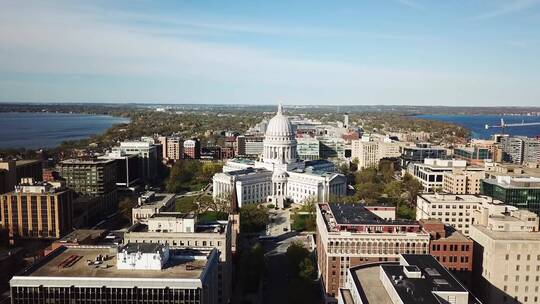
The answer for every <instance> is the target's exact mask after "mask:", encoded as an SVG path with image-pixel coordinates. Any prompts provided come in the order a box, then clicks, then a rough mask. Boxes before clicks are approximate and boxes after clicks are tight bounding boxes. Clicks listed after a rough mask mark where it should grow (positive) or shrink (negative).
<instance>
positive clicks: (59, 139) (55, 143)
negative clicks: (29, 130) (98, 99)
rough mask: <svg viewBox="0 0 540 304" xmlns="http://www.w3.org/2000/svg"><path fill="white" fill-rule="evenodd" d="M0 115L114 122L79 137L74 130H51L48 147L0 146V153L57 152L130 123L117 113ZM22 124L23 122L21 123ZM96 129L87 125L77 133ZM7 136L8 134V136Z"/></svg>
mask: <svg viewBox="0 0 540 304" xmlns="http://www.w3.org/2000/svg"><path fill="white" fill-rule="evenodd" d="M2 114H7V115H9V114H15V115H17V114H23V115H24V114H31V115H36V116H37V115H39V114H43V115H44V116H48V115H61V116H66V117H68V116H71V115H73V116H78V117H81V118H82V119H84V120H86V119H88V121H91V120H92V119H94V118H97V119H111V120H114V121H111V123H110V126H108V127H107V128H105V129H103V130H100V131H99V132H96V133H93V134H83V135H82V136H81V137H78V136H77V134H76V132H77V131H76V130H73V131H71V130H72V128H69V129H67V128H66V129H62V130H53V131H52V132H53V133H47V134H48V135H50V134H52V136H51V138H50V140H49V141H50V142H51V143H50V145H49V144H44V145H40V146H36V147H34V146H32V147H29V146H28V145H27V146H24V145H22V146H19V145H17V144H16V145H14V146H0V151H10V150H11V151H38V150H44V151H54V150H58V149H61V147H62V146H63V145H65V144H70V145H73V144H78V143H82V142H85V141H89V140H91V139H92V138H99V137H100V136H103V135H105V134H107V133H108V132H110V131H113V130H114V129H116V128H118V127H119V126H124V127H127V126H129V124H130V123H131V117H130V116H131V115H129V116H126V115H121V114H119V113H110V114H104V113H89V112H67V111H66V112H63V111H0V115H2ZM44 119H45V120H47V119H48V118H44ZM50 119H51V121H55V120H56V119H58V118H57V117H52V116H51V117H50ZM118 119H121V121H116V120H118ZM22 123H24V122H22ZM73 123H74V124H76V123H77V122H76V121H74V122H73ZM96 127H99V126H98V125H89V126H87V127H86V129H84V130H83V131H79V132H82V133H88V132H92V131H94V130H95V129H96ZM55 131H56V132H58V133H59V135H57V136H55V135H54V132H55ZM70 131H71V132H72V133H71V134H70V133H68V134H66V136H61V135H60V134H62V133H63V132H70ZM45 132H48V131H45ZM45 132H43V134H45ZM8 135H9V134H8ZM39 135H40V134H37V135H36V136H38V137H39ZM70 136H73V137H78V138H70ZM0 141H2V139H1V138H0ZM6 141H7V142H9V141H16V139H10V138H7V139H6ZM30 141H31V140H30V139H29V140H28V142H30Z"/></svg>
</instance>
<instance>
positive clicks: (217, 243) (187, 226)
mask: <svg viewBox="0 0 540 304" xmlns="http://www.w3.org/2000/svg"><path fill="white" fill-rule="evenodd" d="M134 210H135V209H134ZM231 229H232V221H231V220H229V221H227V220H225V221H219V222H217V221H213V222H208V221H206V222H205V221H201V220H199V219H198V218H197V216H195V215H193V214H181V213H177V212H163V211H161V212H158V213H154V214H153V215H152V216H150V217H149V218H147V219H146V220H145V221H144V222H143V223H140V224H137V225H135V226H134V227H132V228H130V231H129V232H127V233H125V234H124V243H147V244H148V243H150V244H152V243H154V244H155V243H158V244H163V245H167V246H169V247H170V248H184V247H194V248H204V249H207V250H211V249H212V248H216V249H217V250H218V253H219V261H218V292H217V293H218V301H217V302H218V303H224V304H225V303H229V300H230V298H231V292H232V244H231V242H232V231H231Z"/></svg>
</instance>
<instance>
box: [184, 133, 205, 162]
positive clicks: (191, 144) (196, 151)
mask: <svg viewBox="0 0 540 304" xmlns="http://www.w3.org/2000/svg"><path fill="white" fill-rule="evenodd" d="M200 157H201V142H200V141H199V140H198V139H196V138H194V139H188V140H186V141H184V158H185V159H199V158H200Z"/></svg>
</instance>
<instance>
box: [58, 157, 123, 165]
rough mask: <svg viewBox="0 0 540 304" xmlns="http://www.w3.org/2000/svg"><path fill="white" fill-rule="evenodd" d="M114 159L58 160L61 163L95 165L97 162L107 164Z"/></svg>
mask: <svg viewBox="0 0 540 304" xmlns="http://www.w3.org/2000/svg"><path fill="white" fill-rule="evenodd" d="M114 161H115V160H114V159H74V158H70V159H65V160H63V161H61V162H60V164H63V165H97V164H107V163H112V162H114Z"/></svg>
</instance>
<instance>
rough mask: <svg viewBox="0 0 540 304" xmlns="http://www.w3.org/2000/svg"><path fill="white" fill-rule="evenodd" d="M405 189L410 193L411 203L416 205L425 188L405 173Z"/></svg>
mask: <svg viewBox="0 0 540 304" xmlns="http://www.w3.org/2000/svg"><path fill="white" fill-rule="evenodd" d="M403 188H404V189H405V190H406V191H407V192H408V193H409V203H410V204H411V205H415V204H416V197H417V196H418V194H419V193H420V192H422V190H423V188H424V187H423V186H422V183H420V182H419V181H418V180H416V178H414V177H413V176H412V175H410V174H409V173H405V176H403Z"/></svg>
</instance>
